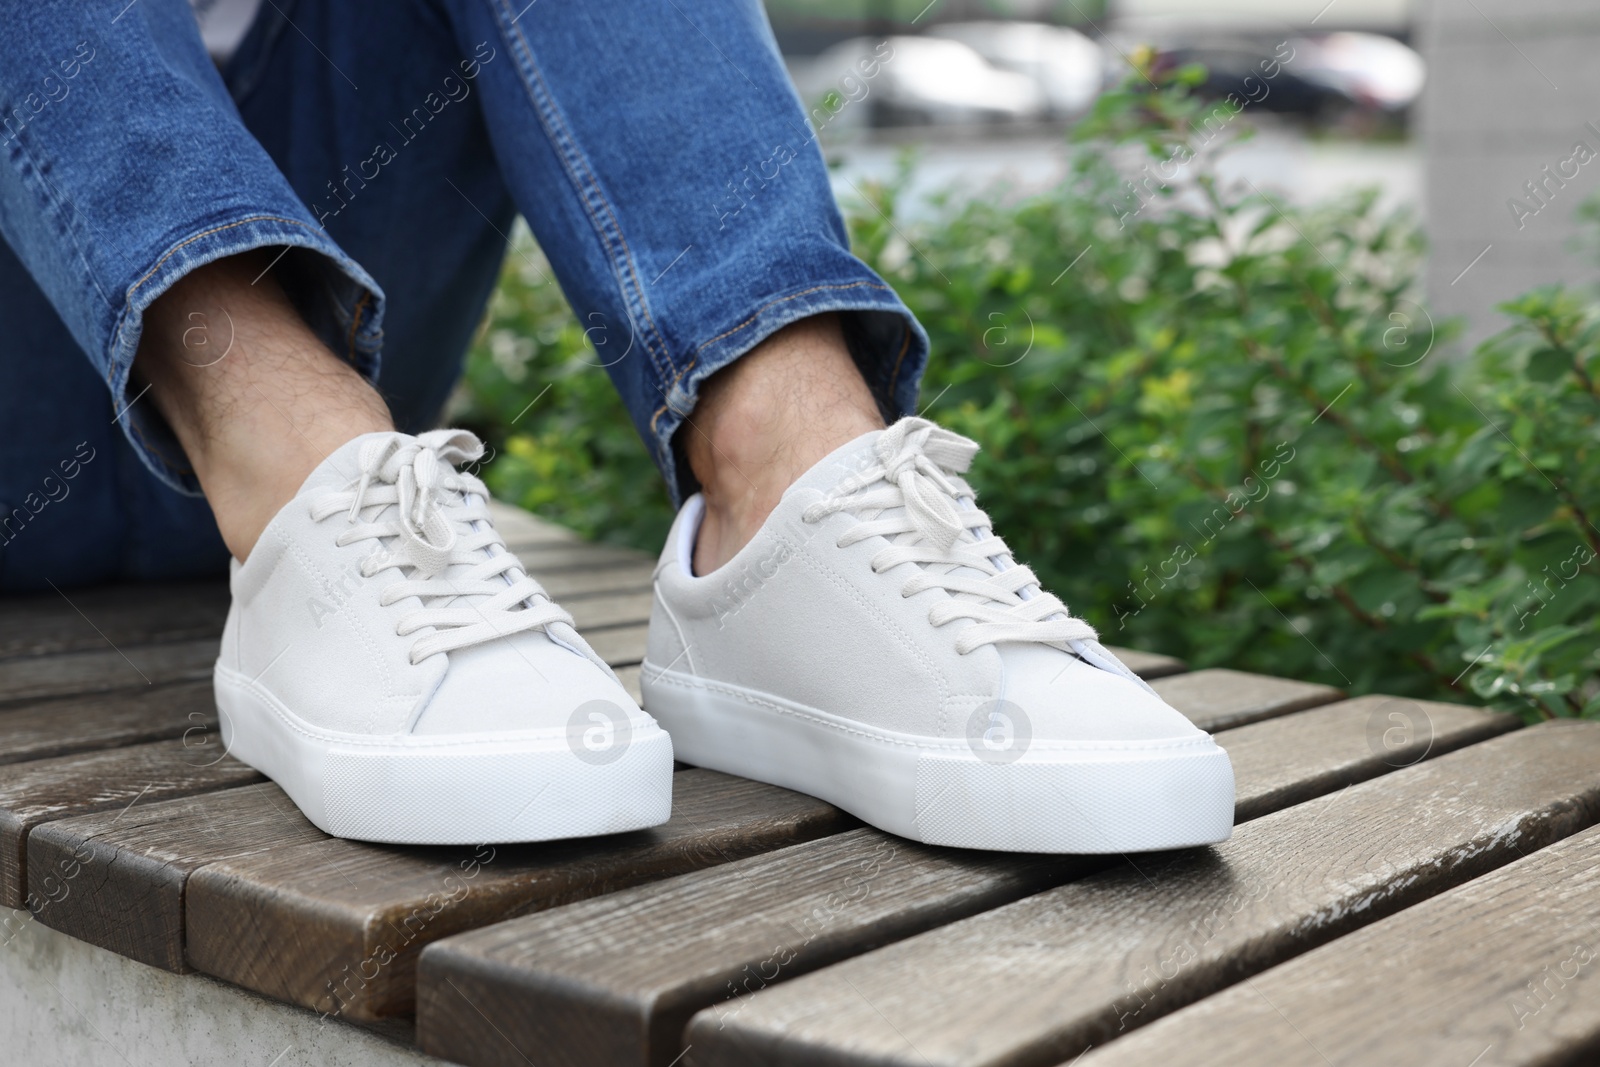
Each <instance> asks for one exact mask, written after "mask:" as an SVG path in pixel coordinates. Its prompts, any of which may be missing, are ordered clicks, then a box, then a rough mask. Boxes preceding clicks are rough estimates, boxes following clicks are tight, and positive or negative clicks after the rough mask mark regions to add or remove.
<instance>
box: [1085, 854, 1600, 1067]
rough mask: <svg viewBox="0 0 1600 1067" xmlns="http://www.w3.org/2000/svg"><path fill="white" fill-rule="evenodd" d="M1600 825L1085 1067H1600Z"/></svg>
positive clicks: (1265, 977) (1114, 1047) (1199, 1007)
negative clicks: (1220, 1061)
mask: <svg viewBox="0 0 1600 1067" xmlns="http://www.w3.org/2000/svg"><path fill="white" fill-rule="evenodd" d="M1596 931H1600V829H1590V830H1586V831H1584V832H1583V833H1581V834H1578V835H1577V836H1575V837H1573V838H1571V839H1569V840H1566V841H1562V842H1559V843H1557V844H1554V845H1549V846H1547V847H1545V848H1544V849H1541V850H1540V851H1538V852H1535V853H1533V854H1532V855H1531V856H1529V857H1527V858H1526V859H1519V860H1517V861H1516V862H1515V863H1512V864H1511V865H1509V866H1507V867H1504V868H1502V869H1501V870H1498V871H1494V872H1493V873H1490V874H1486V875H1484V876H1483V877H1482V878H1478V879H1475V880H1474V881H1471V882H1468V883H1467V884H1466V885H1462V886H1457V887H1456V888H1455V889H1452V890H1450V891H1449V892H1448V893H1445V894H1443V895H1441V896H1438V897H1435V898H1434V899H1432V900H1428V901H1424V902H1423V903H1421V904H1418V905H1417V906H1416V907H1413V908H1408V909H1407V910H1405V911H1403V912H1401V913H1400V914H1398V915H1393V916H1390V917H1389V918H1387V919H1384V920H1383V921H1382V922H1378V923H1374V924H1373V925H1371V926H1369V927H1367V928H1365V929H1363V930H1358V931H1356V932H1355V933H1352V934H1350V935H1348V936H1346V937H1342V938H1339V939H1338V940H1337V941H1334V942H1333V943H1331V944H1327V945H1323V946H1322V947H1321V948H1318V949H1314V950H1312V951H1311V952H1308V953H1306V954H1305V955H1304V956H1301V957H1299V958H1297V959H1293V960H1290V961H1289V962H1288V963H1284V964H1280V965H1279V966H1277V967H1274V968H1273V969H1272V970H1269V971H1267V972H1266V973H1265V974H1260V975H1257V976H1256V977H1255V978H1252V979H1251V980H1250V982H1249V984H1247V985H1238V986H1234V987H1232V988H1230V989H1226V990H1224V991H1222V992H1221V993H1218V994H1216V995H1214V996H1210V997H1207V998H1205V999H1204V1000H1202V1001H1200V1002H1199V1003H1197V1004H1191V1005H1190V1006H1189V1007H1187V1008H1184V1009H1183V1010H1181V1011H1179V1012H1177V1013H1175V1014H1173V1015H1169V1016H1167V1017H1166V1018H1164V1019H1161V1020H1159V1021H1157V1022H1156V1023H1155V1024H1153V1025H1151V1026H1148V1027H1145V1028H1144V1029H1141V1030H1137V1031H1135V1032H1134V1033H1132V1034H1130V1035H1128V1036H1127V1037H1124V1038H1120V1039H1118V1040H1116V1041H1113V1042H1111V1043H1110V1044H1109V1045H1107V1046H1105V1048H1104V1049H1097V1050H1095V1051H1094V1052H1091V1053H1090V1054H1089V1055H1088V1056H1086V1057H1084V1058H1083V1059H1082V1060H1080V1061H1078V1062H1079V1064H1081V1067H1118V1065H1123V1067H1135V1065H1138V1067H1143V1065H1144V1064H1151V1063H1159V1064H1163V1065H1165V1067H1182V1065H1184V1064H1196V1065H1198V1064H1212V1063H1215V1062H1217V1058H1218V1057H1217V1050H1219V1049H1227V1062H1228V1063H1229V1065H1230V1067H1294V1065H1303V1067H1328V1065H1329V1064H1336V1065H1343V1064H1350V1065H1356V1064H1369V1063H1407V1064H1447V1065H1452V1067H1467V1065H1469V1064H1476V1065H1478V1067H1489V1065H1493V1067H1504V1065H1509V1064H1529V1065H1531V1064H1536V1063H1537V1064H1554V1063H1570V1064H1580V1063H1590V1064H1592V1063H1596V1062H1600V967H1597V966H1596V963H1597V953H1600V947H1597V938H1596Z"/></svg>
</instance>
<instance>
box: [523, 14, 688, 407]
mask: <svg viewBox="0 0 1600 1067" xmlns="http://www.w3.org/2000/svg"><path fill="white" fill-rule="evenodd" d="M496 6H497V9H498V10H499V11H500V12H501V13H503V14H510V9H509V8H508V7H507V6H506V4H505V0H501V3H499V4H498V5H496ZM507 25H508V24H506V23H502V25H501V31H500V32H501V34H502V35H505V34H506V32H507ZM509 26H510V28H511V29H514V30H515V31H516V37H517V42H520V43H521V47H520V48H519V47H517V44H516V42H513V41H511V40H509V39H507V40H506V41H505V43H506V46H507V47H508V48H510V49H511V50H512V51H513V52H514V53H515V54H516V55H517V58H518V59H519V60H520V61H521V62H520V63H519V69H521V70H525V72H526V73H525V75H524V77H523V86H524V88H525V89H526V90H527V92H528V96H529V98H530V99H531V100H532V101H533V106H534V111H535V113H536V114H538V116H539V123H540V125H541V126H543V127H544V130H545V135H546V136H547V137H548V138H549V139H550V141H551V143H552V144H553V145H555V146H556V148H557V155H558V156H559V157H560V159H561V162H562V167H563V169H564V170H566V172H567V179H568V180H569V181H571V182H572V185H573V188H574V189H575V190H576V191H577V193H578V201H579V202H580V203H581V204H582V205H583V210H584V213H585V214H586V215H588V216H589V222H590V225H592V226H594V228H595V230H596V232H597V233H598V234H599V235H600V238H601V243H602V245H604V246H605V247H606V251H607V253H608V258H610V260H611V266H612V269H613V271H617V273H618V274H619V275H620V274H621V273H622V272H621V270H619V268H623V269H625V270H626V272H627V274H628V276H629V277H631V278H632V281H633V284H632V286H631V292H630V286H629V285H628V284H627V283H625V282H624V281H623V279H622V278H621V277H620V276H619V277H618V278H617V282H618V289H619V290H621V292H622V296H623V300H624V303H625V304H628V305H637V306H636V307H630V308H629V311H630V312H633V311H637V313H639V314H641V315H643V317H644V319H645V322H646V324H647V325H648V327H649V328H648V331H647V332H648V333H649V334H650V335H652V336H653V338H654V341H653V343H652V340H651V338H650V337H647V338H646V339H645V350H646V351H647V352H648V353H649V354H650V361H651V362H652V363H653V364H655V369H656V374H657V375H658V376H660V377H665V376H666V375H667V374H668V373H669V372H670V371H671V370H672V356H671V353H670V352H669V351H668V349H667V344H666V339H665V338H663V337H662V336H661V331H660V329H659V327H657V326H656V322H655V317H654V316H653V315H651V314H650V307H649V304H648V303H647V302H646V300H645V296H644V287H643V286H642V285H641V284H640V282H639V272H638V269H637V267H636V265H635V263H634V257H633V250H632V249H631V248H629V246H628V239H627V237H626V236H624V234H623V233H622V225H621V223H619V222H618V221H617V217H616V211H615V210H614V209H613V208H612V206H611V201H610V200H609V199H607V197H606V196H605V194H604V193H603V192H602V191H601V189H600V183H599V182H598V181H597V180H596V179H595V177H594V172H593V170H592V169H591V168H590V167H589V164H588V160H587V158H586V157H585V156H584V153H583V151H582V150H581V149H580V148H579V147H578V145H577V141H576V139H575V138H573V136H572V134H571V132H570V131H569V130H568V129H567V127H566V124H565V123H564V122H563V121H562V119H561V116H560V115H559V114H558V113H557V112H556V109H555V106H554V98H553V97H552V96H551V95H550V91H549V88H548V87H547V86H546V85H545V82H544V77H543V75H541V74H540V72H539V68H538V66H537V64H535V63H534V60H533V49H532V47H531V46H530V45H529V44H528V38H527V35H526V34H524V33H523V32H522V27H521V26H518V25H516V24H515V22H512V23H510V24H509ZM534 82H537V83H538V84H537V86H535V85H534V84H533V83H534ZM552 127H554V128H552ZM579 168H581V169H582V171H583V176H582V177H580V175H579V174H578V173H576V171H577V169H579ZM591 197H592V198H593V199H594V200H596V201H598V202H599V205H600V206H601V207H602V208H604V209H605V213H606V215H607V216H608V218H609V223H607V222H606V221H605V220H602V219H601V218H600V217H599V216H598V215H597V214H596V212H595V208H594V205H592V204H591V203H590V198H591ZM613 239H614V240H615V241H616V242H620V243H621V245H622V251H621V253H620V254H618V253H617V252H616V250H615V248H614V247H613ZM663 362H664V363H665V366H663Z"/></svg>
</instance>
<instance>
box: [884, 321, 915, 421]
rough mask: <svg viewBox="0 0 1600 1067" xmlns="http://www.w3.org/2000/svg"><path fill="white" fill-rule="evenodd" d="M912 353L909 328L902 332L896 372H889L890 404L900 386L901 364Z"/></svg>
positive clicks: (896, 358) (895, 363) (896, 357)
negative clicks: (907, 354) (908, 353)
mask: <svg viewBox="0 0 1600 1067" xmlns="http://www.w3.org/2000/svg"><path fill="white" fill-rule="evenodd" d="M909 351H911V327H910V326H907V327H905V328H904V330H903V331H902V336H901V339H900V354H899V355H898V356H895V357H894V370H892V371H890V372H889V402H890V403H891V404H892V403H894V391H895V390H896V389H897V388H899V386H900V364H902V363H904V362H905V359H906V353H907V352H909Z"/></svg>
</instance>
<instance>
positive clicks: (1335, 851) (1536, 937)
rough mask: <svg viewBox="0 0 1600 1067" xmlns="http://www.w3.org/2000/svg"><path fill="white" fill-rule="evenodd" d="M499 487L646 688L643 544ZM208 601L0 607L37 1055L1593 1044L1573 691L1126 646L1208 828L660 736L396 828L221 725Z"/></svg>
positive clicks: (536, 1058) (1590, 762) (1570, 1058)
mask: <svg viewBox="0 0 1600 1067" xmlns="http://www.w3.org/2000/svg"><path fill="white" fill-rule="evenodd" d="M499 521H500V524H501V529H502V530H503V531H505V532H506V534H507V537H508V540H509V541H510V542H511V544H512V548H513V550H514V551H516V552H517V553H518V555H519V556H521V557H522V558H523V559H524V561H525V562H526V563H527V564H528V566H529V567H530V569H532V571H533V572H534V573H535V574H536V575H537V576H538V577H539V578H540V579H541V581H543V582H544V584H545V585H546V586H547V588H549V589H550V590H551V591H552V593H553V595H555V596H557V597H558V598H559V599H560V600H561V602H562V603H563V604H565V605H566V606H567V607H568V609H569V610H571V611H572V612H573V614H574V616H575V617H576V619H577V622H578V625H579V627H580V628H581V629H583V631H584V632H585V634H586V635H587V636H588V637H589V639H590V641H591V642H592V643H593V644H594V645H595V647H596V648H597V649H598V650H600V651H601V653H602V654H603V655H604V656H605V657H606V658H607V660H608V661H609V662H611V663H612V664H614V665H615V666H616V668H617V669H618V672H619V674H620V675H621V676H622V677H623V679H624V682H625V684H627V685H628V686H629V687H630V688H632V689H633V690H634V692H635V694H636V695H637V686H638V663H639V661H640V659H641V657H642V655H643V650H644V637H645V627H646V620H647V619H648V617H649V610H650V590H649V576H650V561H649V560H648V559H646V558H644V557H643V556H641V555H639V554H638V553H633V552H627V551H623V550H618V549H613V548H605V547H599V546H593V545H586V544H583V543H581V542H579V541H578V540H576V539H575V538H574V537H573V536H572V535H571V534H570V533H568V532H566V531H564V530H561V529H559V528H556V527H553V526H550V525H549V524H547V523H543V522H541V521H539V520H537V519H534V518H532V517H531V516H527V515H525V514H523V513H520V512H516V511H513V510H511V509H504V508H502V509H501V514H500V519H499ZM226 607H227V594H226V589H225V588H224V587H222V586H220V585H218V584H214V583H205V584H196V585H188V586H178V585H173V586H166V587H152V588H142V587H141V588H132V587H128V588H116V589H99V590H83V591H74V590H69V591H67V592H66V593H65V594H64V595H62V594H58V593H49V594H40V595H29V596H24V597H10V598H7V599H5V600H3V601H0V904H4V905H5V906H6V907H7V908H8V909H24V910H8V911H0V1005H6V1006H4V1007H0V1040H3V1041H4V1042H5V1046H4V1047H5V1048H7V1049H8V1050H12V1051H14V1052H16V1053H17V1054H19V1055H23V1056H24V1059H25V1060H26V1061H27V1062H45V1061H46V1060H47V1059H52V1060H54V1061H56V1062H105V1063H112V1062H117V1061H118V1060H119V1059H120V1060H121V1061H123V1062H127V1063H129V1064H145V1063H151V1064H155V1063H161V1064H168V1063H181V1062H215V1061H218V1060H222V1059H229V1060H237V1061H238V1062H240V1063H244V1064H255V1063H260V1064H263V1065H270V1067H287V1065H288V1064H291V1063H297V1062H305V1063H313V1062H316V1063H320V1062H347V1063H352V1064H354V1063H361V1064H387V1063H430V1062H433V1063H437V1062H440V1061H441V1059H442V1060H443V1061H445V1062H454V1063H462V1064H538V1065H540V1067H547V1065H561V1064H572V1065H578V1064H583V1065H605V1064H626V1065H640V1067H644V1065H658V1067H669V1065H673V1064H680V1063H681V1064H685V1065H687V1064H701V1065H714V1064H715V1065H721V1064H728V1065H732V1064H740V1065H744V1064H796V1065H799V1064H819V1063H830V1064H833V1063H838V1064H862V1065H865V1064H873V1065H884V1064H907V1065H910V1064H939V1065H944V1064H949V1065H956V1064H985V1065H990V1064H995V1065H999V1064H1004V1065H1016V1067H1024V1065H1039V1067H1048V1065H1056V1064H1067V1063H1083V1064H1101V1063H1105V1064H1120V1063H1128V1064H1135V1063H1138V1064H1144V1063H1153V1062H1160V1063H1163V1064H1187V1063H1195V1064H1199V1063H1215V1062H1217V1061H1218V1060H1221V1059H1226V1060H1227V1061H1228V1062H1230V1063H1231V1064H1236V1065H1247V1064H1263V1065H1265V1064H1278V1063H1305V1064H1343V1063H1352V1064H1354V1063H1362V1064H1365V1063H1375V1062H1396V1063H1399V1062H1404V1063H1432V1062H1438V1063H1443V1064H1450V1065H1453V1067H1469V1064H1476V1065H1478V1067H1486V1065H1488V1064H1491V1063H1492V1064H1522V1063H1526V1064H1532V1063H1557V1062H1573V1063H1577V1062H1600V1061H1597V1060H1585V1059H1584V1057H1585V1056H1587V1055H1591V1054H1593V1053H1594V1052H1595V1050H1596V1049H1600V995H1597V994H1600V980H1597V979H1596V978H1595V974H1596V972H1597V971H1600V829H1594V828H1593V827H1594V826H1595V824H1596V823H1597V822H1600V724H1597V723H1575V722H1564V723H1549V724H1544V725H1541V726H1536V727H1531V728H1525V729H1518V728H1517V726H1518V723H1517V721H1516V720H1515V719H1513V718H1512V717H1510V716H1507V715H1504V714H1498V713H1493V712H1489V711H1485V710H1481V709H1476V708H1469V707H1462V706H1458V705H1451V704H1438V703H1428V702H1421V701H1415V700H1409V699H1405V698H1398V697H1383V696H1365V697H1359V698H1355V699H1344V696H1343V694H1341V693H1340V692H1338V691H1337V690H1334V689H1330V688H1328V687H1326V686H1321V685H1312V684H1308V683H1304V682H1298V681H1292V680H1286V679H1278V678H1267V677H1262V676H1257V675H1248V674H1241V673H1239V672H1236V671H1228V670H1201V671H1193V672H1188V671H1186V670H1185V669H1184V665H1183V664H1181V663H1179V662H1178V661H1176V660H1173V659H1171V658H1169V657H1163V656H1156V655H1151V654H1148V653H1141V652H1126V653H1124V655H1125V658H1126V659H1127V661H1128V663H1129V664H1130V666H1132V667H1133V668H1134V669H1135V670H1137V671H1139V672H1140V673H1141V674H1142V675H1144V676H1145V677H1147V678H1150V679H1153V680H1154V681H1153V684H1154V685H1155V687H1156V688H1157V689H1158V690H1159V691H1161V692H1162V694H1163V695H1164V696H1165V697H1166V699H1167V700H1169V701H1170V702H1171V703H1172V704H1173V705H1174V706H1175V707H1177V708H1179V710H1181V711H1183V712H1184V713H1185V714H1187V715H1189V716H1190V717H1191V718H1192V719H1193V720H1194V721H1195V722H1196V723H1197V724H1198V725H1199V726H1201V727H1202V728H1204V729H1206V730H1209V731H1212V732H1214V733H1215V734H1216V736H1217V738H1218V740H1219V741H1220V742H1221V743H1222V744H1223V746H1224V747H1226V748H1227V750H1228V751H1229V753H1230V755H1231V756H1232V758H1233V762H1234V767H1235V771H1236V774H1237V779H1238V807H1237V818H1238V822H1239V824H1240V825H1239V826H1238V829H1237V830H1236V832H1235V834H1234V837H1233V839H1232V840H1230V841H1229V842H1227V843H1226V844H1223V845H1220V846H1217V847H1215V848H1207V849H1195V850H1189V851H1185V852H1176V853H1162V854H1150V855H1137V856H1120V857H1118V856H1113V857H1073V856H1064V857H1041V856H1028V855H1007V854H996V853H979V852H965V851H959V850H952V849H941V848H933V847H928V846H923V845H918V844H914V843H912V842H908V841H905V840H901V839H898V838H895V837H892V836H890V835H887V834H883V833H880V832H879V831H877V830H874V829H871V828H869V827H865V826H862V825H861V824H860V823H859V822H857V821H856V820H855V819H853V818H851V817H849V816H848V815H845V814H844V813H842V812H840V811H838V810H837V809H834V808H833V807H831V806H830V805H827V804H825V803H822V802H821V801H818V800H815V799H813V798H811V797H807V796H803V795H801V794H797V793H793V792H789V791H787V790H783V789H777V788H774V787H771V786H766V785H762V784H759V783H755V782H750V781H746V780H743V779H739V778H734V777H730V776H727V775H722V774H717V773H714V772H711V771H706V770H698V769H693V768H680V769H679V771H678V772H677V774H676V776H675V790H674V803H673V817H672V820H671V821H670V822H669V823H667V824H666V825H665V826H662V827H659V828H657V829H654V830H650V831H642V832H638V833H629V834H618V835H614V836H611V837H606V838H600V839H592V840H586V841H574V842H558V843H552V844H546V845H522V846H496V845H492V844H490V845H485V846H482V847H480V848H389V847H380V846H375V845H368V844H362V843H358V842H350V841H342V840H338V839H334V838H329V837H327V836H326V835H324V834H322V833H321V832H320V831H318V830H316V828H314V827H312V826H311V825H310V824H309V823H307V822H306V820H305V819H304V818H303V817H301V815H300V814H299V812H298V811H297V810H296V809H295V807H294V805H293V804H292V803H290V802H289V800H288V798H287V797H285V796H284V795H283V793H282V792H281V791H280V790H279V789H278V788H277V787H276V786H275V785H273V784H272V783H271V782H269V781H266V780H265V779H264V778H262V777H261V776H260V775H259V774H257V773H255V772H254V771H252V770H251V769H250V768H248V767H245V766H244V765H242V764H240V763H238V762H237V761H235V760H233V759H232V758H231V757H229V756H227V755H226V753H224V752H223V751H222V750H221V747H220V737H219V736H218V733H217V723H216V714H215V709H214V706H213V704H212V699H211V693H210V682H209V672H210V668H211V661H212V658H213V657H214V655H215V646H216V641H217V635H218V633H219V631H220V629H221V624H222V620H223V617H224V615H225V612H226ZM274 1055H277V1056H279V1057H280V1060H281V1063H280V1061H279V1060H273V1058H272V1057H273V1056H274ZM435 1057H438V1058H441V1059H436V1058H435ZM1474 1057H1478V1059H1476V1060H1474ZM8 1058H9V1057H8Z"/></svg>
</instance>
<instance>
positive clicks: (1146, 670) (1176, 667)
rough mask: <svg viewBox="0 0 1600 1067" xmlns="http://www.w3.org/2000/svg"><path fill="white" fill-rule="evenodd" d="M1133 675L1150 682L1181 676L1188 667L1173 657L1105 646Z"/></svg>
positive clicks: (1134, 649)
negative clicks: (1171, 675) (1173, 675)
mask: <svg viewBox="0 0 1600 1067" xmlns="http://www.w3.org/2000/svg"><path fill="white" fill-rule="evenodd" d="M1106 647H1107V648H1108V649H1109V650H1110V651H1111V652H1112V654H1114V655H1115V656H1116V657H1117V658H1118V659H1120V660H1121V661H1122V662H1123V663H1125V664H1127V667H1128V669H1129V670H1130V671H1132V672H1133V673H1134V674H1137V675H1138V676H1139V677H1141V678H1143V679H1144V680H1145V681H1147V682H1148V681H1150V680H1151V679H1152V678H1165V677H1166V676H1167V675H1169V674H1181V673H1183V672H1184V671H1186V670H1188V669H1189V665H1188V664H1187V663H1185V662H1183V660H1181V659H1177V658H1176V657H1173V656H1163V655H1161V654H1160V653H1158V652H1141V651H1139V650H1138V649H1136V648H1111V646H1109V645H1108V646H1106Z"/></svg>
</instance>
